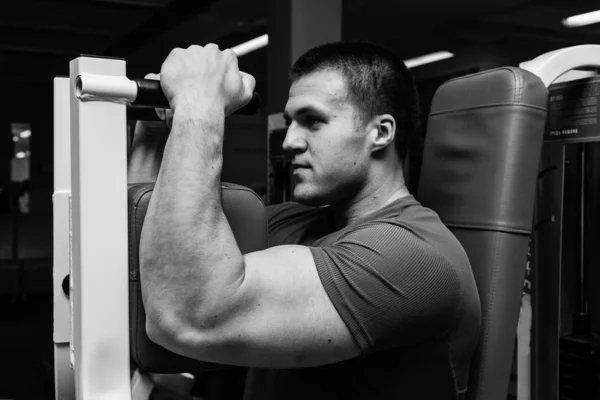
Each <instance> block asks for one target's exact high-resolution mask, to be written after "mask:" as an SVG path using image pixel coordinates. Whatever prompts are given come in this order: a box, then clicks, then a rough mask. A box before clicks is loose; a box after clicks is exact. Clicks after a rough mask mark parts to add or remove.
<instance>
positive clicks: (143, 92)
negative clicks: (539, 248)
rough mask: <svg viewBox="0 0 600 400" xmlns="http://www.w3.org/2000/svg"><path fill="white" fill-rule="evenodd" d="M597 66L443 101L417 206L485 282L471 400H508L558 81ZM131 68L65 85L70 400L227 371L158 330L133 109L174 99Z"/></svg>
mask: <svg viewBox="0 0 600 400" xmlns="http://www.w3.org/2000/svg"><path fill="white" fill-rule="evenodd" d="M583 66H594V67H596V66H600V46H592V45H586V46H576V47H571V48H566V49H561V50H557V51H554V52H550V53H547V54H544V55H542V56H540V57H538V58H536V59H534V60H532V61H529V62H526V63H522V64H521V66H520V68H515V67H505V68H498V69H494V70H490V71H485V72H482V73H477V74H474V75H469V76H466V77H461V78H457V79H453V80H451V81H449V82H446V83H445V84H443V85H442V86H441V87H440V88H439V89H438V91H437V92H436V95H435V97H434V99H433V104H432V109H431V113H430V116H429V123H428V132H427V135H426V141H425V147H424V155H423V164H422V168H421V178H420V182H419V185H418V193H417V199H418V200H419V201H420V202H421V203H422V204H423V205H424V206H426V207H429V208H431V209H433V210H434V211H436V212H437V213H438V214H439V215H440V217H441V219H442V221H443V222H444V223H445V224H446V225H447V226H448V227H449V228H450V229H451V230H452V231H453V233H454V234H455V235H456V237H457V238H458V239H459V240H460V241H461V243H462V244H463V246H464V248H465V250H466V251H467V254H468V255H469V258H470V260H471V264H472V267H473V271H474V275H475V278H476V282H477V287H478V290H479V294H480V298H481V305H482V313H483V325H482V331H481V339H480V345H479V349H478V351H477V352H476V354H475V356H474V358H473V361H472V364H471V373H470V377H469V392H468V393H467V397H466V399H468V400H505V399H506V394H507V388H508V380H509V374H510V368H511V362H512V349H513V345H514V333H515V329H516V326H517V320H518V315H519V304H520V299H521V292H522V286H523V278H524V273H525V264H526V259H527V247H528V242H529V236H530V234H531V231H532V219H533V203H534V195H535V187H536V179H537V172H538V165H539V160H540V153H541V146H542V138H543V134H544V126H545V121H546V102H547V96H548V91H547V87H548V86H549V85H550V84H551V83H552V82H553V81H554V80H555V79H556V78H558V77H559V76H561V75H563V74H564V73H566V72H567V71H570V70H572V69H576V68H579V67H583ZM125 67H126V64H125V61H124V60H120V59H110V58H96V57H87V56H82V57H79V58H77V59H75V60H73V61H72V62H71V64H70V77H69V78H55V81H54V160H55V161H54V162H55V169H54V171H55V172H54V174H55V176H54V185H55V191H54V196H53V202H54V343H55V382H56V386H55V387H56V389H55V393H56V398H57V399H85V400H91V399H133V400H142V399H148V398H149V396H150V393H151V391H152V388H153V386H154V384H155V383H156V377H157V376H159V375H153V374H180V375H174V376H176V377H179V379H180V380H181V382H182V385H183V386H185V385H186V384H187V385H189V383H190V381H189V379H190V375H185V374H183V373H194V372H198V371H205V370H208V369H211V368H215V366H214V365H211V364H208V363H203V362H200V361H197V360H192V359H189V358H185V357H182V356H179V355H176V354H173V353H170V352H169V351H167V350H165V349H164V348H162V347H160V346H157V345H155V344H154V343H152V342H151V341H150V340H149V339H148V337H147V335H146V332H145V314H144V310H143V304H142V301H141V293H140V283H139V274H138V272H139V266H138V243H139V237H140V233H141V226H142V223H143V220H144V216H145V212H146V209H147V206H148V201H149V198H150V195H151V192H152V184H142V185H133V186H131V187H129V188H128V185H127V165H126V159H127V140H126V138H127V132H126V119H127V112H128V111H127V106H126V104H130V103H132V104H140V105H144V106H157V107H160V106H163V107H164V106H165V105H166V104H165V103H164V95H162V92H160V86H159V85H156V83H152V82H143V81H141V82H138V83H137V84H136V83H135V82H132V81H129V80H128V79H126V78H125ZM253 105H254V106H255V105H256V104H253ZM132 112H133V111H132ZM222 191H223V207H224V211H225V214H226V216H227V218H228V221H229V223H230V225H231V226H232V230H233V232H234V235H235V237H236V240H237V242H238V245H239V246H240V249H241V250H242V252H243V253H248V252H252V251H257V250H260V249H263V248H265V247H266V246H267V233H266V215H265V210H264V205H263V204H262V202H261V201H260V199H259V197H258V196H257V195H256V194H254V193H253V192H252V191H250V190H249V189H246V188H244V187H241V186H238V185H232V184H226V183H223V184H222ZM132 364H133V365H132ZM132 366H133V367H134V368H135V373H134V374H132V373H131V371H132Z"/></svg>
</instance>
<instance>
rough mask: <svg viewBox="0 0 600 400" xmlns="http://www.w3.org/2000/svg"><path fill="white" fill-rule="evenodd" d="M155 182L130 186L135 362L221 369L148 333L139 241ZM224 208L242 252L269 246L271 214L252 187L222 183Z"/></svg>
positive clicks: (168, 369)
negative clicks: (156, 340) (159, 342)
mask: <svg viewBox="0 0 600 400" xmlns="http://www.w3.org/2000/svg"><path fill="white" fill-rule="evenodd" d="M153 189H154V184H153V183H144V184H136V185H132V186H130V187H129V196H128V203H129V338H130V352H131V359H132V362H133V363H134V364H135V365H136V366H137V367H138V368H139V369H140V370H141V371H143V372H156V373H165V374H170V373H183V372H190V373H199V372H203V371H208V370H214V369H219V368H220V366H219V365H218V364H211V363H206V362H202V361H198V360H195V359H192V358H188V357H183V356H180V355H178V354H175V353H173V352H171V351H169V350H167V349H165V348H164V347H162V346H159V345H157V344H156V343H154V342H152V341H151V340H150V339H149V338H148V335H147V334H146V313H145V311H144V304H143V302H142V291H141V285H140V279H139V277H140V267H139V243H140V236H141V233H142V226H143V222H144V218H145V216H146V211H147V210H148V204H149V202H150V196H151V195H152V190H153ZM221 189H222V199H223V211H224V212H225V216H226V217H227V220H228V221H229V225H230V226H231V229H232V231H233V234H234V236H235V239H236V241H237V244H238V246H239V247H240V250H241V252H242V254H246V253H251V252H253V251H259V250H263V249H266V248H267V245H268V242H267V217H266V210H265V207H264V204H263V202H262V200H261V199H260V197H259V196H258V195H257V194H256V193H254V192H253V191H252V190H250V189H248V188H245V187H243V186H239V185H234V184H231V183H222V184H221Z"/></svg>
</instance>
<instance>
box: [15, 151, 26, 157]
mask: <svg viewBox="0 0 600 400" xmlns="http://www.w3.org/2000/svg"><path fill="white" fill-rule="evenodd" d="M25 156H26V154H25V152H23V151H20V152H18V153H17V154H15V157H17V158H25Z"/></svg>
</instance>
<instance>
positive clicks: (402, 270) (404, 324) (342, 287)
mask: <svg viewBox="0 0 600 400" xmlns="http://www.w3.org/2000/svg"><path fill="white" fill-rule="evenodd" d="M310 250H311V252H312V255H313V258H314V261H315V265H316V267H317V271H318V273H319V276H320V278H321V282H322V284H323V287H324V288H325V291H326V292H327V294H328V296H329V298H330V299H331V301H332V303H333V305H334V306H335V308H336V310H337V311H338V313H339V315H340V316H341V318H342V320H343V321H344V323H345V324H346V326H347V327H348V329H349V330H350V332H351V333H352V335H353V336H354V339H355V340H356V343H357V344H358V345H359V347H360V349H361V351H362V353H363V355H366V354H368V353H371V352H373V351H376V350H382V349H386V348H390V347H402V346H405V345H412V344H417V343H420V342H425V341H428V340H432V339H435V338H439V337H441V336H442V335H443V334H445V333H446V332H447V331H448V330H449V329H450V328H451V326H452V324H453V322H454V320H455V318H456V316H457V308H458V307H459V305H460V281H459V278H458V275H457V273H456V271H455V270H454V268H453V267H452V265H451V264H450V262H449V261H448V260H447V259H446V258H445V257H444V256H443V255H442V254H440V252H439V251H438V250H436V248H435V247H433V246H432V245H430V244H428V243H426V242H425V241H424V240H423V239H421V238H419V237H417V236H416V235H415V234H413V233H412V232H411V231H409V230H408V229H406V228H404V227H402V226H399V225H396V224H393V223H368V224H365V225H362V226H358V227H357V228H356V229H354V230H352V231H351V232H349V233H348V234H346V235H344V236H342V237H340V238H339V239H338V240H337V241H336V242H335V243H333V244H332V245H330V246H325V247H310Z"/></svg>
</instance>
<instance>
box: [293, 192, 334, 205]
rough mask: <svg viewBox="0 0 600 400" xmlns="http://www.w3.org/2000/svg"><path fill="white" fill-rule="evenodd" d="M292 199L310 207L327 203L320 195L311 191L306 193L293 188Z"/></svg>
mask: <svg viewBox="0 0 600 400" xmlns="http://www.w3.org/2000/svg"><path fill="white" fill-rule="evenodd" d="M296 189H297V188H296ZM294 201H295V202H297V203H300V204H302V205H303V206H311V207H321V206H326V205H328V204H329V203H328V202H327V201H326V200H325V199H323V198H322V197H320V196H316V195H315V194H313V193H306V192H303V191H298V190H294Z"/></svg>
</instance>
